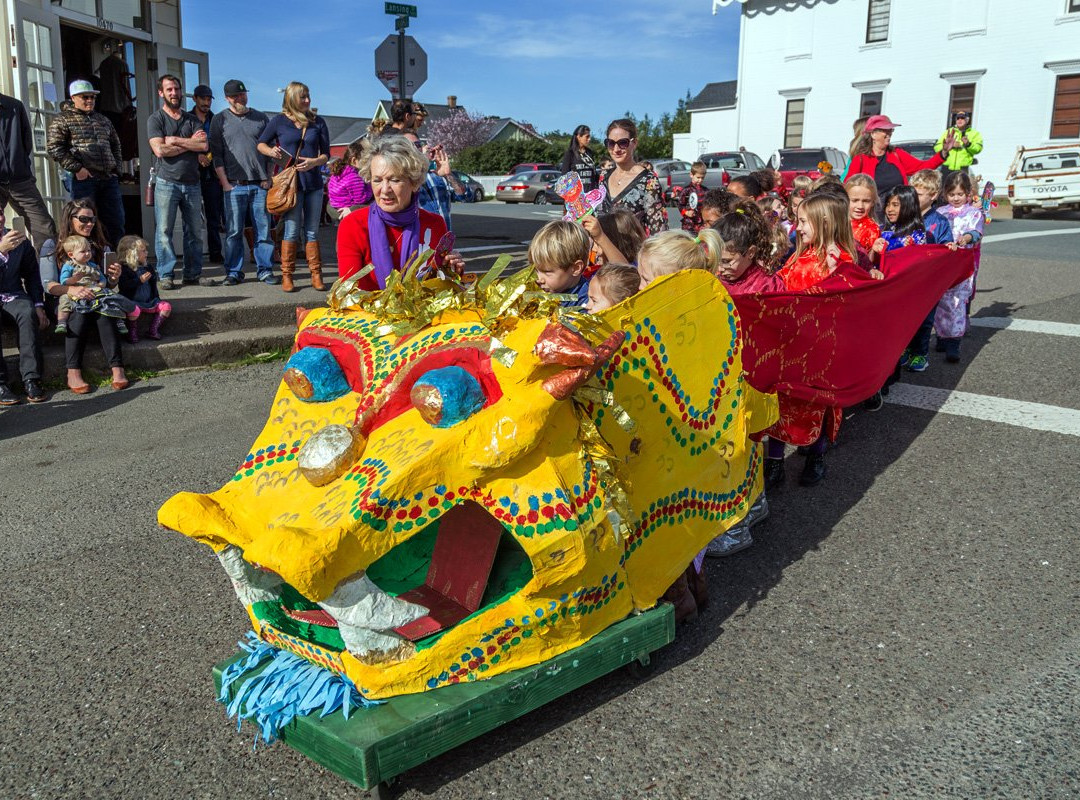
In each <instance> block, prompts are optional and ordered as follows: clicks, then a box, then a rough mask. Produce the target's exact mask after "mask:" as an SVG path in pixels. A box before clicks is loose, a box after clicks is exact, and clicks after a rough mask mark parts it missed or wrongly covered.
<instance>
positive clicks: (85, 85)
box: [68, 81, 101, 97]
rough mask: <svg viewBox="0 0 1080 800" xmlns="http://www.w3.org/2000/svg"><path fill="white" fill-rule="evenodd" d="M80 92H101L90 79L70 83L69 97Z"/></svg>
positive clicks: (75, 95) (94, 93) (95, 93)
mask: <svg viewBox="0 0 1080 800" xmlns="http://www.w3.org/2000/svg"><path fill="white" fill-rule="evenodd" d="M80 94H93V95H99V94H101V92H99V91H98V90H97V89H95V88H94V84H92V83H90V81H72V82H71V83H70V84H68V96H69V97H78V96H79V95H80Z"/></svg>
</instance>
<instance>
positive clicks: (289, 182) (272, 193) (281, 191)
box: [266, 123, 310, 214]
mask: <svg viewBox="0 0 1080 800" xmlns="http://www.w3.org/2000/svg"><path fill="white" fill-rule="evenodd" d="M308 127H310V123H308V125H305V126H304V129H303V131H302V132H301V133H300V144H298V145H297V146H296V155H295V156H293V157H292V158H290V159H289V163H288V164H286V165H285V168H284V169H283V170H281V172H279V173H278V174H277V175H275V176H274V180H273V182H272V185H271V186H270V190H269V191H268V192H267V193H266V210H267V211H269V212H270V213H271V214H284V213H286V212H288V211H292V209H293V206H295V205H296V191H297V188H298V186H299V183H300V176H299V175H298V174H297V172H296V167H295V166H294V164H295V163H296V159H298V158H300V151H301V149H303V147H304V137H305V136H307V129H308Z"/></svg>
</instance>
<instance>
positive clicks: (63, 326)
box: [53, 322, 67, 334]
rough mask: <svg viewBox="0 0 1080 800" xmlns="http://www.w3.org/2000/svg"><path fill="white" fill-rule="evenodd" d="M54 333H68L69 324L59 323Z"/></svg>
mask: <svg viewBox="0 0 1080 800" xmlns="http://www.w3.org/2000/svg"><path fill="white" fill-rule="evenodd" d="M53 333H59V334H65V333H67V323H66V322H58V323H56V327H55V328H53Z"/></svg>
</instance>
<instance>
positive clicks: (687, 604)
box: [663, 565, 698, 622]
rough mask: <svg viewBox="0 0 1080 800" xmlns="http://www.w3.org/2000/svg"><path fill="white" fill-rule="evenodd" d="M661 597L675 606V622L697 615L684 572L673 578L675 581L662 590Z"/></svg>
mask: <svg viewBox="0 0 1080 800" xmlns="http://www.w3.org/2000/svg"><path fill="white" fill-rule="evenodd" d="M693 568H694V567H693V565H691V567H690V569H693ZM663 599H664V600H667V601H668V602H669V603H671V604H672V605H673V606H675V621H676V622H683V621H684V620H688V619H693V618H694V617H696V616H697V613H698V607H697V602H696V601H695V600H694V595H693V593H692V592H691V591H690V584H689V583H688V582H687V580H686V573H685V572H684V573H682V574H681V575H679V577H678V578H676V579H675V583H673V584H671V586H670V587H669V588H668V590H667V591H666V592H664V597H663Z"/></svg>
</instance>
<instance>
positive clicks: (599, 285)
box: [585, 264, 641, 314]
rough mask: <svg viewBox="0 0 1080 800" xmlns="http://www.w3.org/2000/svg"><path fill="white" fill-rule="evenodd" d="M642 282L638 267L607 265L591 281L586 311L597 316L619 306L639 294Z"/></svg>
mask: <svg viewBox="0 0 1080 800" xmlns="http://www.w3.org/2000/svg"><path fill="white" fill-rule="evenodd" d="M640 281H641V278H640V276H639V275H638V271H637V268H636V267H632V266H630V265H629V264H605V265H604V266H602V267H600V269H599V270H597V272H596V274H595V275H593V276H592V278H591V279H590V280H589V301H588V302H587V303H586V304H585V310H586V311H588V312H589V313H590V314H596V313H599V312H600V311H603V310H605V309H608V308H611V307H612V306H614V305H618V304H619V303H621V302H622V301H623V300H625V299H627V298H628V297H633V296H634V295H635V294H637V292H638V285H639V283H640Z"/></svg>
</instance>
